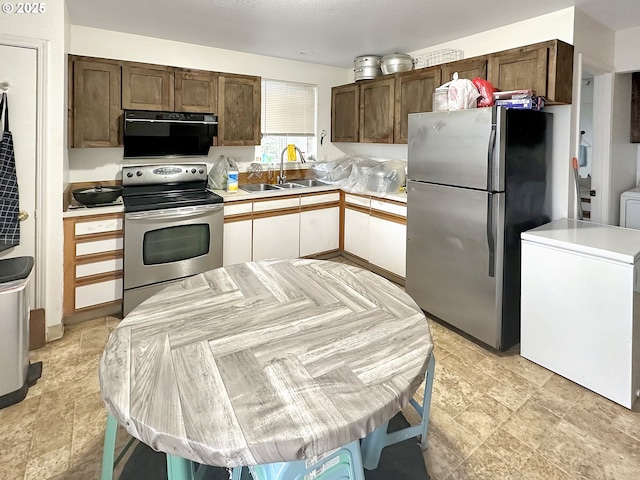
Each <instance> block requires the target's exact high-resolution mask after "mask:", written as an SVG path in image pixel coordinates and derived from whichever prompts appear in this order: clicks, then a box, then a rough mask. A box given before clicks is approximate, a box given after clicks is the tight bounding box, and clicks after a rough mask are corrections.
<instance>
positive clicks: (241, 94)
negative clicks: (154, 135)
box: [67, 55, 261, 148]
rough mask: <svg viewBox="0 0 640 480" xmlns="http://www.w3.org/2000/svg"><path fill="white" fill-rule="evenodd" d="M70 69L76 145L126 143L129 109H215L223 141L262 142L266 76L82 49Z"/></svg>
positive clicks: (71, 116)
mask: <svg viewBox="0 0 640 480" xmlns="http://www.w3.org/2000/svg"><path fill="white" fill-rule="evenodd" d="M69 72H70V73H69V85H68V88H69V105H68V112H67V116H68V121H69V125H68V130H69V146H70V147H76V148H85V147H117V146H120V145H122V140H121V137H122V135H121V132H120V130H121V128H120V126H121V116H122V111H123V110H125V109H131V110H158V111H176V112H200V113H215V114H217V115H218V122H219V129H218V131H219V137H218V141H217V145H259V144H260V93H261V89H260V87H261V85H260V77H253V76H247V75H233V74H227V73H218V72H210V71H205V70H192V69H186V68H177V67H168V66H163V65H152V64H145V63H133V62H125V61H119V60H110V59H104V58H94V57H80V56H76V55H70V56H69ZM219 76H220V77H221V78H222V80H220V82H219V81H218V77H219ZM214 141H215V140H214Z"/></svg>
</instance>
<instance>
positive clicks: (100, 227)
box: [74, 217, 122, 236]
mask: <svg viewBox="0 0 640 480" xmlns="http://www.w3.org/2000/svg"><path fill="white" fill-rule="evenodd" d="M121 230H122V217H118V218H104V219H100V220H93V221H90V222H78V221H76V224H75V230H74V232H75V235H76V236H80V235H91V234H92V233H105V232H118V231H121Z"/></svg>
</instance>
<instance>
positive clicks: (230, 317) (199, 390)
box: [99, 259, 433, 467]
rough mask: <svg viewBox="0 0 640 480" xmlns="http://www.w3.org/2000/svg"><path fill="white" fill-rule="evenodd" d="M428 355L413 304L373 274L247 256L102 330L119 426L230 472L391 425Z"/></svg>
mask: <svg viewBox="0 0 640 480" xmlns="http://www.w3.org/2000/svg"><path fill="white" fill-rule="evenodd" d="M432 350H433V341H432V338H431V334H430V332H429V326H428V323H427V319H426V317H425V316H424V313H423V312H422V310H420V307H418V305H416V303H415V302H414V301H413V300H412V299H411V297H410V296H409V295H407V294H406V293H405V292H404V291H403V290H402V289H400V288H399V287H398V286H397V285H394V284H393V283H391V282H389V281H388V280H386V279H384V278H382V277H380V276H378V275H376V274H374V273H372V272H369V271H367V270H365V269H362V268H359V267H356V266H353V265H347V264H342V263H338V262H331V261H318V260H305V259H297V260H269V261H260V262H249V263H244V264H236V265H229V266H226V267H222V268H218V269H215V270H211V271H209V272H205V273H202V274H199V275H195V276H193V277H190V278H188V279H185V280H184V281H182V282H181V283H178V284H174V285H172V286H169V287H167V288H165V289H164V290H162V292H161V293H158V294H156V295H154V296H153V297H151V298H149V299H147V300H146V301H144V302H143V303H142V304H141V305H139V306H138V307H136V308H135V309H134V310H133V311H132V312H131V313H130V314H129V315H127V316H126V318H125V319H124V320H123V321H122V322H120V324H119V325H118V326H117V327H116V329H115V330H114V331H113V332H112V333H111V335H110V337H109V341H108V342H107V345H106V347H105V350H104V353H103V356H102V359H101V361H100V369H99V376H100V388H101V392H102V397H103V399H104V401H105V403H106V405H107V407H108V409H109V411H110V412H111V413H112V414H113V415H114V416H115V418H116V419H117V420H118V422H119V423H120V424H121V425H123V426H124V427H125V428H126V429H127V431H128V432H129V433H130V434H131V435H133V436H134V437H136V438H138V439H140V440H142V441H143V442H144V443H146V444H147V445H150V446H151V447H153V448H154V449H156V450H161V451H165V452H170V453H172V454H174V455H178V456H180V457H183V458H186V459H190V460H194V461H197V462H200V463H203V464H207V465H219V466H227V467H234V466H240V465H255V464H265V463H272V462H288V461H294V460H302V459H309V458H312V457H314V456H316V455H319V454H321V453H323V452H326V451H329V450H331V449H334V448H337V447H339V446H342V445H345V444H347V443H349V442H351V441H353V440H356V439H358V438H362V437H364V436H365V435H367V434H368V433H369V432H371V431H372V430H373V429H374V428H376V427H377V426H378V425H381V424H383V423H384V422H386V421H388V420H389V419H390V418H391V417H393V416H394V415H395V414H396V413H397V412H398V411H400V410H401V409H402V408H403V407H404V406H405V405H407V404H408V402H409V399H410V398H411V397H412V395H413V394H414V393H415V391H416V389H417V388H418V386H419V385H420V384H421V382H422V381H423V380H424V374H425V370H426V367H427V364H428V362H429V359H430V356H431V353H432ZM150 399H152V401H150Z"/></svg>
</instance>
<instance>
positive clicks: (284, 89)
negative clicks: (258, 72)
mask: <svg viewBox="0 0 640 480" xmlns="http://www.w3.org/2000/svg"><path fill="white" fill-rule="evenodd" d="M261 111H262V134H263V135H286V136H290V137H293V136H305V137H311V136H314V135H315V131H316V128H315V126H316V125H315V121H316V86H315V85H308V84H304V83H294V82H283V81H280V80H265V79H263V80H262V100H261Z"/></svg>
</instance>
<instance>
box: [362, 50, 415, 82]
mask: <svg viewBox="0 0 640 480" xmlns="http://www.w3.org/2000/svg"><path fill="white" fill-rule="evenodd" d="M412 69H413V58H411V55H407V54H406V53H393V54H391V55H385V56H384V57H379V56H377V55H362V56H360V57H356V58H355V59H354V60H353V72H354V80H355V81H356V82H357V81H358V80H370V79H372V78H376V77H379V76H380V75H389V74H393V73H399V72H408V71H409V70H412Z"/></svg>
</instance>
